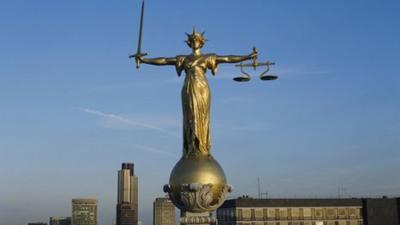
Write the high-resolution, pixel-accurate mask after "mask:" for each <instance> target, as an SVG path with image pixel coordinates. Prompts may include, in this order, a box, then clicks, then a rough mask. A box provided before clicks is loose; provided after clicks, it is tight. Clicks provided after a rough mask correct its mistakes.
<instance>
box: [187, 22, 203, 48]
mask: <svg viewBox="0 0 400 225" xmlns="http://www.w3.org/2000/svg"><path fill="white" fill-rule="evenodd" d="M185 34H186V35H187V40H186V41H185V42H186V44H187V45H188V46H189V47H190V48H192V49H199V48H202V47H203V45H204V43H205V42H206V41H207V39H205V38H204V32H202V33H199V32H196V30H195V28H194V27H193V31H192V33H191V34H188V33H185Z"/></svg>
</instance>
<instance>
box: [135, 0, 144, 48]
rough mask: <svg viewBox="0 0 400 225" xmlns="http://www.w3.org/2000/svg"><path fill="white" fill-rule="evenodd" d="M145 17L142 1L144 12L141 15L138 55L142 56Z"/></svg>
mask: <svg viewBox="0 0 400 225" xmlns="http://www.w3.org/2000/svg"><path fill="white" fill-rule="evenodd" d="M143 16H144V0H143V1H142V12H141V14H140V27H139V39H138V47H137V51H136V54H138V55H139V54H141V53H142V52H141V50H142V49H141V48H142V33H143Z"/></svg>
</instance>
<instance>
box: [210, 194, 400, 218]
mask: <svg viewBox="0 0 400 225" xmlns="http://www.w3.org/2000/svg"><path fill="white" fill-rule="evenodd" d="M217 219H218V223H219V225H400V198H392V199H387V198H378V199H371V198H366V199H360V198H358V199H356V198H351V199H252V198H238V199H233V200H228V201H225V203H224V204H223V205H222V206H221V207H220V208H219V209H218V210H217Z"/></svg>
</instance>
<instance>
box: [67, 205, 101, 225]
mask: <svg viewBox="0 0 400 225" xmlns="http://www.w3.org/2000/svg"><path fill="white" fill-rule="evenodd" d="M72 225H97V200H96V199H83V198H82V199H72Z"/></svg>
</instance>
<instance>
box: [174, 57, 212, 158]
mask: <svg viewBox="0 0 400 225" xmlns="http://www.w3.org/2000/svg"><path fill="white" fill-rule="evenodd" d="M207 69H210V70H211V72H212V74H213V75H215V73H216V71H217V63H216V55H215V54H206V55H197V56H195V55H180V56H176V71H177V73H178V75H181V73H182V71H185V73H186V77H185V82H184V85H183V87H182V92H181V95H182V111H183V155H184V156H188V155H192V154H194V155H199V154H200V155H209V153H210V148H211V140H210V103H211V95H210V88H209V86H208V81H207V78H206V76H205V74H206V71H207Z"/></svg>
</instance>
